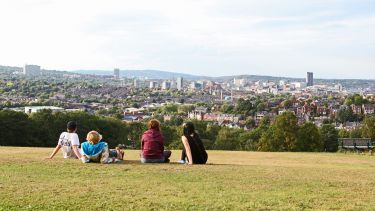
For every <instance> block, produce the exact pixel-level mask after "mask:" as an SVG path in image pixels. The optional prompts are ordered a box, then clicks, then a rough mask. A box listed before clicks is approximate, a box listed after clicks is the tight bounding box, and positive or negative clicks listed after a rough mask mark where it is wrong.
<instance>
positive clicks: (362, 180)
mask: <svg viewBox="0 0 375 211" xmlns="http://www.w3.org/2000/svg"><path fill="white" fill-rule="evenodd" d="M51 151H52V149H48V148H16V147H0V157H1V159H0V210H81V209H84V210H305V209H306V210H310V209H317V210H328V209H333V210H374V209H375V200H374V196H375V193H374V187H375V180H374V178H375V156H368V155H357V154H343V153H336V154H327V153H265V152H224V151H209V152H208V154H209V160H208V165H197V166H186V165H181V164H175V163H171V164H146V165H145V164H140V163H139V160H138V151H126V155H127V157H126V161H125V162H124V163H121V164H113V165H102V164H82V163H80V162H79V161H78V160H64V159H62V158H61V154H58V155H57V156H56V157H55V158H54V159H53V160H44V159H43V158H45V157H47V156H48V155H49V154H50V153H51ZM179 155H180V151H174V152H173V153H172V158H171V160H172V161H176V160H178V158H179Z"/></svg>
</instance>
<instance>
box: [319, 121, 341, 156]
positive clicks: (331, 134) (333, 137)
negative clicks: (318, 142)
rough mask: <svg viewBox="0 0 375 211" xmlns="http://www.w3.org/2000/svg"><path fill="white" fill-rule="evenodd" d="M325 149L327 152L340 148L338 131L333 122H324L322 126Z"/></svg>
mask: <svg viewBox="0 0 375 211" xmlns="http://www.w3.org/2000/svg"><path fill="white" fill-rule="evenodd" d="M320 133H321V135H322V141H323V143H324V150H325V151H327V152H336V151H337V149H338V140H337V138H338V132H337V130H336V129H335V127H334V126H333V125H331V124H324V125H322V127H321V128H320Z"/></svg>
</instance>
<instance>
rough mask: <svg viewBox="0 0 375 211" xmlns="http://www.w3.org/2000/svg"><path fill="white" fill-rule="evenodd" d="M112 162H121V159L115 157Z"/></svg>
mask: <svg viewBox="0 0 375 211" xmlns="http://www.w3.org/2000/svg"><path fill="white" fill-rule="evenodd" d="M114 162H115V163H121V162H122V160H120V159H117V158H115V161H114Z"/></svg>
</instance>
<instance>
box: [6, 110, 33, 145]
mask: <svg viewBox="0 0 375 211" xmlns="http://www.w3.org/2000/svg"><path fill="white" fill-rule="evenodd" d="M33 129H34V128H33V127H32V123H31V121H30V120H29V119H28V116H27V115H26V114H25V113H21V112H17V111H10V110H1V111H0V131H1V135H0V146H1V145H2V146H33V141H34V140H35V139H33V137H32V131H33Z"/></svg>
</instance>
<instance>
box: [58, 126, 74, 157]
mask: <svg viewBox="0 0 375 211" xmlns="http://www.w3.org/2000/svg"><path fill="white" fill-rule="evenodd" d="M58 144H59V145H60V146H61V148H62V153H63V156H64V158H77V156H76V155H75V154H74V152H73V148H72V147H73V145H76V146H79V138H78V134H77V133H75V132H73V133H69V132H62V133H61V135H60V138H59V142H58Z"/></svg>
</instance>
